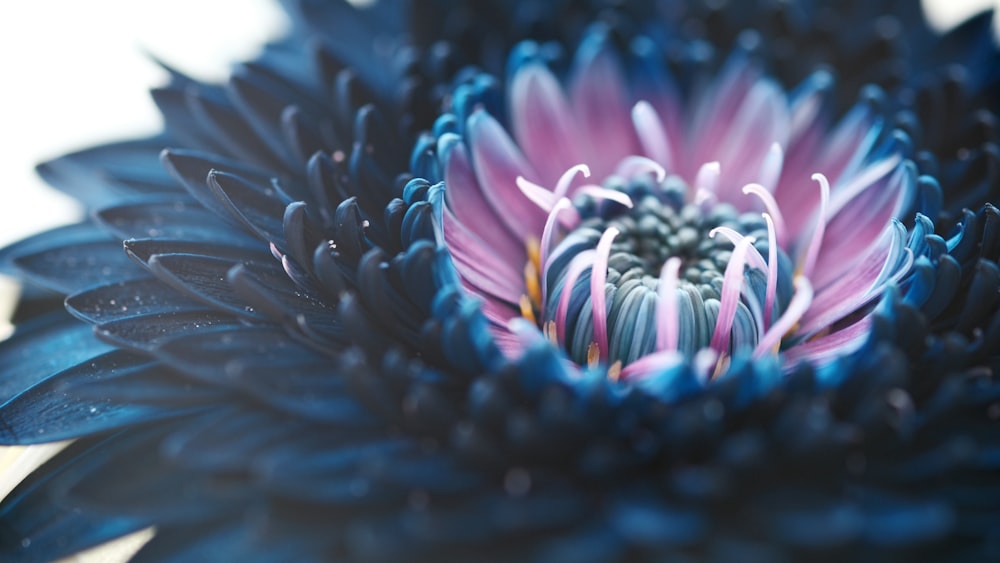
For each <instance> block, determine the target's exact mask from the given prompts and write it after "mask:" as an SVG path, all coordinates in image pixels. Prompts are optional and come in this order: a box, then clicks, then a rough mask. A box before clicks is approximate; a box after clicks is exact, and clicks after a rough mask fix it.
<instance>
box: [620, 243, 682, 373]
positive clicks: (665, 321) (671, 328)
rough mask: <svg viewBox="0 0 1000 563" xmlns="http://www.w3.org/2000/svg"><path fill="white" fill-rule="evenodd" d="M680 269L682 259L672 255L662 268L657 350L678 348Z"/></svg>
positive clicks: (657, 296)
mask: <svg viewBox="0 0 1000 563" xmlns="http://www.w3.org/2000/svg"><path fill="white" fill-rule="evenodd" d="M680 269H681V259H680V258H678V257H676V256H672V257H671V258H670V259H668V260H667V263H666V264H664V265H663V269H661V270H660V283H659V285H657V287H656V349H657V350H677V342H678V340H680V331H679V325H680V323H679V321H678V319H677V278H678V274H679V273H680ZM622 375H624V372H623V373H622Z"/></svg>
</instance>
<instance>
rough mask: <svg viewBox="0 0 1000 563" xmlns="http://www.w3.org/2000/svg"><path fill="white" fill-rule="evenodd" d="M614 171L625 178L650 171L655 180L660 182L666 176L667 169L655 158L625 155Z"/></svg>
mask: <svg viewBox="0 0 1000 563" xmlns="http://www.w3.org/2000/svg"><path fill="white" fill-rule="evenodd" d="M615 172H616V173H617V174H618V175H619V176H622V177H625V178H634V177H636V176H639V175H641V174H649V173H652V174H653V175H654V176H656V181H657V182H662V181H663V180H665V179H666V178H667V171H666V170H664V168H663V167H662V166H660V165H659V164H658V163H657V162H656V161H655V160H651V159H649V158H646V157H645V156H636V155H632V156H626V157H625V158H623V159H622V161H621V163H619V164H618V168H617V169H616V171H615Z"/></svg>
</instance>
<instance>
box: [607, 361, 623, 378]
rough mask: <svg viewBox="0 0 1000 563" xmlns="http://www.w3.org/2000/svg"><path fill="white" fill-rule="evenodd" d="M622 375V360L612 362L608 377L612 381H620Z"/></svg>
mask: <svg viewBox="0 0 1000 563" xmlns="http://www.w3.org/2000/svg"><path fill="white" fill-rule="evenodd" d="M621 375H622V361H621V360H617V361H616V362H615V363H613V364H611V367H609V368H608V379H609V380H610V381H612V382H614V381H618V379H619V378H621Z"/></svg>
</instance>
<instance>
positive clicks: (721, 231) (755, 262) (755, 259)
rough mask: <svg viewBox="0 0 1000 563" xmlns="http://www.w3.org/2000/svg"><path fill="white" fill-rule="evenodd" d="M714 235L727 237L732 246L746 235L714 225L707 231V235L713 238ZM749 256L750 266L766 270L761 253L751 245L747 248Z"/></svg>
mask: <svg viewBox="0 0 1000 563" xmlns="http://www.w3.org/2000/svg"><path fill="white" fill-rule="evenodd" d="M715 235H722V236H724V237H726V238H727V239H729V242H731V243H733V246H736V245H737V244H739V242H740V241H741V240H743V239H745V238H746V237H745V236H743V235H741V234H740V233H738V232H736V231H735V230H733V229H731V228H729V227H724V226H720V227H716V228H714V229H712V230H711V231H709V232H708V236H710V237H712V238H715ZM747 252H748V253H749V256H748V257H747V262H749V264H750V267H751V268H756V269H758V270H760V271H762V272H766V271H767V262H764V257H763V256H762V255H761V253H760V251H759V250H757V248H756V247H754V246H751V247H750V248H748V249H747Z"/></svg>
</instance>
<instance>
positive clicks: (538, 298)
mask: <svg viewBox="0 0 1000 563" xmlns="http://www.w3.org/2000/svg"><path fill="white" fill-rule="evenodd" d="M524 289H525V290H526V291H527V295H526V297H528V298H529V299H531V303H533V304H535V305H541V303H542V288H541V287H539V285H538V269H537V268H535V263H534V262H533V261H531V260H528V262H526V263H525V264H524Z"/></svg>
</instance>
